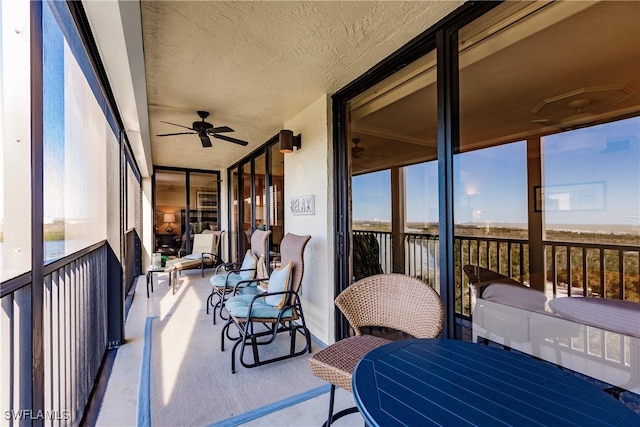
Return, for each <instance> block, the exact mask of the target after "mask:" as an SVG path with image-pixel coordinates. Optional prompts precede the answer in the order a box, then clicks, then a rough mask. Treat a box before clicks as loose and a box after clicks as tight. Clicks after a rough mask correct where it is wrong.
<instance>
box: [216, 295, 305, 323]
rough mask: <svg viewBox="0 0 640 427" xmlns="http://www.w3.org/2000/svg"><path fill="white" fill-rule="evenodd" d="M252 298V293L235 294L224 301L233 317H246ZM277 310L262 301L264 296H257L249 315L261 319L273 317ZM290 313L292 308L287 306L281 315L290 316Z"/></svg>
mask: <svg viewBox="0 0 640 427" xmlns="http://www.w3.org/2000/svg"><path fill="white" fill-rule="evenodd" d="M253 298H254V295H236V296H234V297H231V298H229V299H228V300H227V302H226V303H225V307H226V308H227V310H228V311H229V313H230V314H231V315H232V316H233V317H236V318H243V317H247V315H248V314H249V304H251V300H252V299H253ZM279 312H280V310H278V309H277V308H275V307H273V306H271V305H269V304H267V303H266V302H265V301H264V298H258V299H256V300H255V301H254V303H253V307H252V309H251V317H256V318H261V319H275V318H277V317H278V313H279ZM292 314H293V310H292V309H290V308H288V309H286V310H285V311H284V312H283V314H282V316H281V317H282V318H285V317H291V316H292Z"/></svg>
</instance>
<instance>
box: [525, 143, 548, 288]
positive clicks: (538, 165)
mask: <svg viewBox="0 0 640 427" xmlns="http://www.w3.org/2000/svg"><path fill="white" fill-rule="evenodd" d="M540 150H541V145H540V138H530V139H528V140H527V180H528V186H527V187H528V188H529V196H528V200H529V215H528V220H529V223H528V227H529V281H530V285H531V287H532V288H533V289H537V290H539V291H542V292H544V290H545V282H546V279H545V263H544V243H543V237H544V236H543V227H542V221H543V209H544V203H543V200H542V199H544V188H543V187H542V162H541V153H540ZM538 197H540V198H541V200H537V198H538Z"/></svg>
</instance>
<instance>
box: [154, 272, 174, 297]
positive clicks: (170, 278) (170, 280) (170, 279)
mask: <svg viewBox="0 0 640 427" xmlns="http://www.w3.org/2000/svg"><path fill="white" fill-rule="evenodd" d="M153 273H169V286H171V282H172V281H173V280H172V277H171V276H172V275H173V274H172V270H167V269H166V268H165V267H161V268H151V267H149V269H148V270H147V298H149V286H151V292H153ZM174 293H175V292H174Z"/></svg>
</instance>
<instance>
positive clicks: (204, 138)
mask: <svg viewBox="0 0 640 427" xmlns="http://www.w3.org/2000/svg"><path fill="white" fill-rule="evenodd" d="M198 136H199V137H200V142H202V146H203V147H205V148H206V147H213V144H211V140H210V139H209V136H207V133H206V132H200V133H198Z"/></svg>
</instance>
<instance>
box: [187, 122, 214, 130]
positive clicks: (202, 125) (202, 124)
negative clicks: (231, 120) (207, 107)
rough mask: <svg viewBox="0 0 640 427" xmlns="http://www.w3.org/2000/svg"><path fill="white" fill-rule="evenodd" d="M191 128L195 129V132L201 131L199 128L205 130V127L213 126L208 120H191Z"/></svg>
mask: <svg viewBox="0 0 640 427" xmlns="http://www.w3.org/2000/svg"><path fill="white" fill-rule="evenodd" d="M192 128H193V130H195V131H196V132H198V131H201V130H207V129H211V128H213V125H212V124H211V123H209V122H205V121H202V122H193V125H192Z"/></svg>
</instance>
